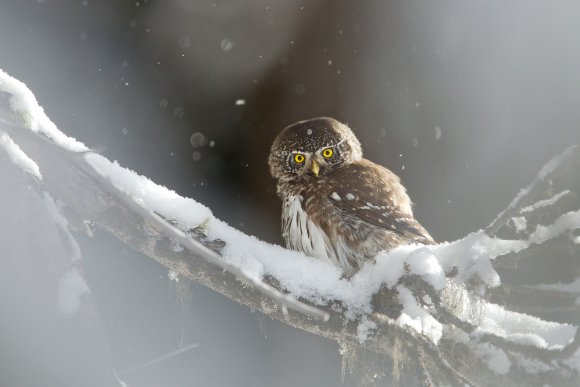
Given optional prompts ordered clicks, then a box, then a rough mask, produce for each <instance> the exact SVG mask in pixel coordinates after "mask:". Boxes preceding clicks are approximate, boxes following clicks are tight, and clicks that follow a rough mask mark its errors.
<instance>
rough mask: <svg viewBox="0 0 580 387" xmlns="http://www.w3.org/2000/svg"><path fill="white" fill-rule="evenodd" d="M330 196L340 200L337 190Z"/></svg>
mask: <svg viewBox="0 0 580 387" xmlns="http://www.w3.org/2000/svg"><path fill="white" fill-rule="evenodd" d="M330 197H331V198H333V199H334V200H336V201H340V195H339V194H337V193H336V192H333V193H332V195H330Z"/></svg>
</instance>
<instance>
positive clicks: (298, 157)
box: [294, 153, 304, 164]
mask: <svg viewBox="0 0 580 387" xmlns="http://www.w3.org/2000/svg"><path fill="white" fill-rule="evenodd" d="M294 162H295V163H296V164H302V163H303V162H304V155H303V154H301V153H296V154H295V155H294Z"/></svg>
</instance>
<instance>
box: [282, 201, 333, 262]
mask: <svg viewBox="0 0 580 387" xmlns="http://www.w3.org/2000/svg"><path fill="white" fill-rule="evenodd" d="M282 232H283V235H284V239H285V240H286V245H287V247H288V248H290V249H293V250H301V251H304V253H306V255H310V256H312V257H317V258H321V259H329V260H331V261H333V259H332V258H334V253H333V251H332V245H331V242H330V239H329V237H328V235H326V233H325V232H324V231H323V230H322V229H321V228H320V227H319V226H318V225H317V224H316V223H314V222H313V221H312V219H310V218H309V216H308V214H307V213H306V211H304V209H303V207H302V202H301V196H300V195H295V196H289V197H287V198H286V200H284V208H283V210H282Z"/></svg>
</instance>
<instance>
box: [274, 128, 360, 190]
mask: <svg viewBox="0 0 580 387" xmlns="http://www.w3.org/2000/svg"><path fill="white" fill-rule="evenodd" d="M361 158H362V149H361V146H360V142H359V141H358V139H357V138H356V137H355V135H354V133H353V132H352V130H350V128H349V127H348V126H346V125H344V124H342V123H340V122H338V121H337V120H335V119H334V118H328V117H318V118H312V119H310V120H305V121H299V122H296V123H294V124H292V125H290V126H288V127H286V128H285V129H284V130H282V132H280V134H279V135H278V137H276V140H274V143H273V144H272V149H271V150H270V157H269V159H268V165H269V166H270V173H271V174H272V176H274V177H275V178H276V179H278V180H286V181H289V180H293V179H296V178H299V177H304V176H319V175H325V174H328V173H330V172H332V170H333V169H335V168H337V167H339V166H341V165H344V164H348V163H352V162H353V161H356V160H359V159H361Z"/></svg>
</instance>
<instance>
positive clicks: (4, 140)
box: [0, 72, 580, 385]
mask: <svg viewBox="0 0 580 387" xmlns="http://www.w3.org/2000/svg"><path fill="white" fill-rule="evenodd" d="M2 152H4V153H5V154H6V155H7V156H8V157H7V158H5V159H6V160H9V161H10V162H11V163H12V166H13V168H17V169H19V170H21V171H23V173H26V174H28V175H29V176H31V179H32V180H34V181H35V182H36V183H35V184H37V186H40V187H42V189H44V190H46V191H47V192H48V193H49V194H50V196H51V197H52V198H54V199H55V200H56V202H57V203H59V204H60V207H59V211H60V212H61V213H62V215H64V217H65V218H66V219H67V223H68V225H69V227H71V228H74V229H76V230H77V231H85V232H89V233H90V232H91V231H90V230H91V229H92V228H94V227H95V226H96V227H97V228H98V229H101V230H104V231H106V232H109V233H111V234H112V235H114V236H116V237H117V238H118V239H119V240H121V241H123V242H124V243H125V244H126V245H128V246H130V247H132V248H134V249H136V250H138V251H140V252H142V253H144V254H145V255H147V256H149V257H151V258H153V259H154V260H156V261H157V262H159V263H160V264H162V265H164V266H165V267H167V268H168V269H169V270H172V271H175V272H177V273H179V275H181V276H183V277H186V278H188V279H190V280H193V281H196V282H198V283H201V284H203V285H205V286H207V287H209V288H211V289H214V290H216V291H218V292H220V293H222V294H223V295H225V296H226V297H228V298H230V299H232V300H235V301H237V302H239V303H242V304H244V305H246V306H248V307H249V308H252V309H254V310H259V311H260V312H262V313H263V314H265V315H267V316H270V317H272V318H275V319H278V320H280V321H283V322H285V323H287V324H290V325H292V326H294V327H297V328H299V329H302V330H305V331H308V332H311V333H314V334H317V335H320V336H323V337H326V338H329V339H332V340H335V341H337V342H338V343H339V344H340V347H341V352H342V355H343V361H344V369H345V370H346V371H348V373H349V374H348V375H346V377H348V378H350V379H352V380H353V381H354V382H356V383H357V384H360V385H382V384H381V383H383V384H389V383H390V382H392V381H393V380H399V381H400V382H401V383H404V384H419V383H432V384H437V385H439V384H452V385H459V384H462V385H463V384H477V385H479V384H484V385H486V384H489V385H536V384H540V385H542V384H544V383H550V384H558V385H561V384H567V383H569V384H575V383H578V381H579V370H580V351H579V350H578V348H579V346H580V338H579V334H578V330H577V326H576V325H577V321H579V314H580V313H579V308H580V306H579V301H578V300H579V299H580V298H579V296H580V294H579V293H580V286H579V285H578V284H579V283H580V272H579V267H580V265H579V258H578V257H580V236H578V230H579V229H580V200H579V193H580V178H579V177H578V173H577V171H578V170H579V169H578V167H579V166H580V165H579V164H580V151H579V150H578V148H575V147H571V148H569V149H567V150H566V151H565V152H564V153H562V154H561V155H560V156H558V157H556V158H555V159H554V160H552V161H551V162H549V163H548V164H547V165H546V167H544V169H543V170H542V171H541V172H540V174H539V175H538V178H537V179H536V180H535V181H534V182H533V183H532V184H531V185H530V186H529V187H528V188H527V189H525V190H523V191H522V192H521V193H520V194H519V195H518V197H517V198H516V199H515V200H514V202H513V203H512V204H511V205H510V206H509V207H508V208H507V209H506V210H505V211H503V212H502V213H501V214H500V215H499V216H498V218H497V219H496V220H495V221H494V222H493V223H492V224H491V225H490V226H489V227H488V228H487V229H486V230H482V231H480V232H477V233H473V234H470V235H467V236H466V237H465V238H463V239H461V240H458V241H456V242H452V243H441V244H439V245H434V246H420V245H411V246H403V247H400V248H397V249H395V250H392V251H390V252H385V253H382V254H379V256H377V257H376V262H374V263H370V264H368V265H366V266H365V267H363V268H362V269H361V271H360V272H358V273H357V274H356V275H354V276H353V277H352V278H350V279H345V278H342V276H341V273H340V271H339V270H338V269H337V268H335V267H334V266H332V265H331V264H330V263H328V262H322V261H319V260H316V259H313V258H311V257H307V256H305V255H303V254H302V253H299V252H293V251H288V250H286V249H284V248H282V247H280V246H273V245H269V244H267V243H265V242H262V241H260V240H258V239H256V238H254V237H252V236H248V235H245V234H243V233H241V232H239V231H237V230H235V229H233V228H232V227H230V226H228V225H227V224H225V223H224V222H222V221H220V220H218V219H217V218H215V217H214V216H213V215H212V213H211V211H210V210H209V209H208V208H207V207H205V206H203V205H201V204H199V203H197V202H195V201H194V200H192V199H186V198H183V197H181V196H179V195H177V194H176V193H175V192H173V191H170V190H168V189H167V188H165V187H161V186H158V185H156V184H155V183H153V182H151V181H150V180H148V179H147V178H145V177H143V176H139V175H137V174H135V173H134V172H132V171H130V170H127V169H125V168H123V167H121V166H119V165H118V164H116V163H112V162H110V161H108V160H107V159H106V158H104V157H102V156H101V155H98V154H96V153H94V152H91V151H90V150H88V149H87V148H86V147H85V146H84V145H82V144H80V143H78V142H77V141H76V140H74V139H71V138H68V137H66V136H65V135H64V134H63V133H62V132H60V131H58V129H57V128H56V127H55V126H54V124H52V122H51V121H50V120H49V119H48V118H47V117H46V115H45V114H44V113H43V111H42V109H41V108H40V107H39V106H38V104H37V103H36V101H35V99H34V97H33V95H32V93H31V92H30V91H29V90H28V89H27V88H26V87H25V86H24V85H23V84H21V83H19V82H18V81H16V80H14V79H13V78H10V77H9V76H8V75H6V74H4V73H2V72H0V153H2ZM2 160H3V159H0V161H2ZM32 180H31V181H32ZM23 221H30V220H26V219H23ZM556 260H557V261H558V267H559V268H560V267H562V268H563V270H564V272H563V273H560V272H558V273H553V272H552V271H550V267H551V265H552V264H553V262H554V261H556ZM538 268H540V269H538ZM515 269H517V270H530V278H529V281H526V282H525V283H521V282H516V281H515V280H512V277H513V276H510V270H515ZM540 298H541V300H542V301H541V303H539V302H537V300H538V299H540ZM552 299H553V300H557V303H553V304H550V305H551V307H550V308H549V309H548V308H545V305H547V304H546V303H545V302H544V301H545V300H552ZM554 311H560V312H562V313H559V314H558V315H557V316H554V315H553V313H554Z"/></svg>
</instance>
